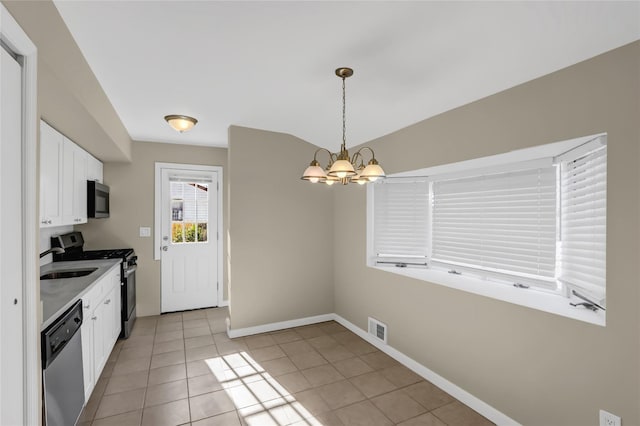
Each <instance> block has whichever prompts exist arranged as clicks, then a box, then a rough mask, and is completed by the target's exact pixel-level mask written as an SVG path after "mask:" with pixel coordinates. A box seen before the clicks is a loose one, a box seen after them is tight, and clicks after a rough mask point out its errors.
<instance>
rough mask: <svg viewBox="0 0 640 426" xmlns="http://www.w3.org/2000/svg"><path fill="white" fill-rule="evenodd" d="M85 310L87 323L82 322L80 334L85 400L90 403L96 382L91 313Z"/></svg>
mask: <svg viewBox="0 0 640 426" xmlns="http://www.w3.org/2000/svg"><path fill="white" fill-rule="evenodd" d="M86 311H87V310H86V309H85V310H84V313H85V315H86V316H85V318H87V321H83V322H82V326H81V327H80V333H81V337H82V375H83V376H84V400H85V402H87V401H89V397H90V396H91V391H93V388H94V386H95V380H94V377H93V373H94V371H93V326H92V324H91V323H92V321H91V320H89V318H90V317H88V315H89V313H87V312H86Z"/></svg>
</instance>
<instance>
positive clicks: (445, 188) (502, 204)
mask: <svg viewBox="0 0 640 426" xmlns="http://www.w3.org/2000/svg"><path fill="white" fill-rule="evenodd" d="M556 175H557V171H556V167H555V166H549V167H545V168H537V169H531V170H519V171H512V172H506V173H498V174H490V175H483V176H470V177H465V178H461V179H453V180H444V181H435V182H434V183H433V226H432V257H431V260H432V261H433V262H439V263H443V264H447V266H450V267H452V268H453V269H455V267H456V266H463V267H467V268H472V269H475V270H476V271H478V272H481V271H487V272H493V273H497V274H507V275H514V276H516V277H521V278H527V279H534V280H543V281H547V282H553V281H554V279H555V267H556V216H557V215H556V182H557V179H556ZM554 287H555V284H554Z"/></svg>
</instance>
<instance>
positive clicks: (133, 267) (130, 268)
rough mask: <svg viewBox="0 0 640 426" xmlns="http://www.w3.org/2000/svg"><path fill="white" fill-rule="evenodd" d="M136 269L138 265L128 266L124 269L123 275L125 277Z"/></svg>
mask: <svg viewBox="0 0 640 426" xmlns="http://www.w3.org/2000/svg"><path fill="white" fill-rule="evenodd" d="M137 269H138V265H133V266H131V267H129V269H127V270H126V271H124V277H125V278H127V277H128V276H129V275H131V274H133V273H134V272H135V271H136V270H137Z"/></svg>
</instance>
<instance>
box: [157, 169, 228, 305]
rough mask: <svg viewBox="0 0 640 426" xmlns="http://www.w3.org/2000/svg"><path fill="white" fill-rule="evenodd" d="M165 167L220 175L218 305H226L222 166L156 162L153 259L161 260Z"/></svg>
mask: <svg viewBox="0 0 640 426" xmlns="http://www.w3.org/2000/svg"><path fill="white" fill-rule="evenodd" d="M163 169H181V170H193V171H198V170H200V171H206V172H212V173H216V174H217V175H218V188H217V194H218V197H217V200H216V203H217V208H218V212H217V214H218V223H217V227H218V229H217V230H216V233H217V234H216V238H217V250H218V256H217V257H218V258H217V259H216V263H217V277H216V280H217V282H218V297H217V300H218V304H217V306H227V305H228V304H229V302H228V301H226V304H225V305H222V304H221V302H222V303H224V302H225V301H224V300H223V297H224V273H223V272H224V271H223V267H224V262H223V254H222V253H223V251H222V250H223V248H224V246H223V244H222V240H223V239H224V228H223V226H224V220H223V218H222V214H223V211H224V209H223V208H222V202H223V200H224V197H223V195H222V192H223V190H224V178H223V171H222V166H209V165H204V164H181V163H160V162H156V163H155V187H154V205H153V259H154V260H160V257H161V255H160V247H161V246H162V235H161V234H162V217H161V203H162V170H163Z"/></svg>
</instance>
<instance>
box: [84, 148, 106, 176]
mask: <svg viewBox="0 0 640 426" xmlns="http://www.w3.org/2000/svg"><path fill="white" fill-rule="evenodd" d="M102 175H103V165H102V161H100V160H98V159H97V158H95V157H94V156H93V155H91V154H89V155H88V156H87V180H94V181H96V182H100V183H104V182H103V179H102V177H103V176H102Z"/></svg>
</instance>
